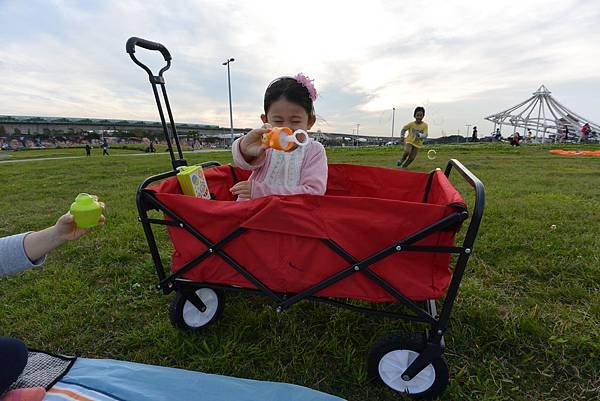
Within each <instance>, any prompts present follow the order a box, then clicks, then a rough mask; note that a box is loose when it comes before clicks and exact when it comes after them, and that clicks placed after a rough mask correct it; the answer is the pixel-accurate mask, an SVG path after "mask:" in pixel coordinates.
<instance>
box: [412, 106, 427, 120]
mask: <svg viewBox="0 0 600 401" xmlns="http://www.w3.org/2000/svg"><path fill="white" fill-rule="evenodd" d="M418 112H422V113H423V116H425V107H421V106H419V107H417V108H416V109H415V112H414V113H413V117H415V116H416V115H417V113H418Z"/></svg>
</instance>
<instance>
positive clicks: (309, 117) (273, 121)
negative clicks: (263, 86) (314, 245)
mask: <svg viewBox="0 0 600 401" xmlns="http://www.w3.org/2000/svg"><path fill="white" fill-rule="evenodd" d="M316 98H317V91H316V89H315V87H314V86H313V83H312V80H310V79H309V78H308V77H307V76H305V75H303V74H298V75H296V76H295V77H281V78H277V79H276V80H274V81H273V82H271V83H270V84H269V86H268V87H267V90H266V92H265V99H264V110H265V114H262V115H261V116H260V118H261V120H262V122H263V126H262V127H261V128H257V129H253V130H252V131H250V132H248V133H247V134H246V135H244V136H243V137H241V138H238V139H236V140H235V142H234V143H233V146H232V152H233V160H234V163H235V164H236V165H237V166H238V167H241V168H243V169H245V170H252V174H251V175H250V178H249V179H248V181H241V182H238V183H237V184H235V185H234V186H233V187H231V189H230V191H231V193H232V194H233V195H235V196H237V197H238V200H240V199H254V198H259V197H261V196H268V195H293V194H313V195H323V194H324V193H325V190H326V187H327V156H326V155H325V149H324V148H323V145H321V144H320V143H319V142H317V141H314V140H310V139H309V142H310V143H308V144H307V145H306V146H298V145H294V148H293V150H291V151H289V152H284V151H281V150H274V149H271V148H267V146H266V145H264V144H263V143H262V141H261V139H262V135H263V134H264V133H267V132H269V131H270V130H271V128H272V127H288V128H290V129H292V131H295V130H297V129H302V130H304V131H307V132H308V130H310V128H311V127H312V126H313V125H314V123H315V121H316V117H315V109H314V107H313V102H314V101H315V100H316Z"/></svg>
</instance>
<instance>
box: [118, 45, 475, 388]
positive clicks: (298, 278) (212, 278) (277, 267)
mask: <svg viewBox="0 0 600 401" xmlns="http://www.w3.org/2000/svg"><path fill="white" fill-rule="evenodd" d="M135 46H139V47H143V48H145V49H148V50H157V51H160V52H161V53H162V55H163V56H164V59H165V61H167V65H166V66H165V67H164V68H163V69H162V70H161V71H160V72H159V74H158V75H157V76H155V75H153V73H152V72H151V71H150V69H149V68H148V67H146V66H145V65H144V64H142V63H141V62H140V61H139V60H137V58H136V57H135ZM126 47H127V52H128V53H129V55H130V56H131V58H132V59H133V61H134V62H135V63H136V64H138V65H140V66H141V67H142V68H143V69H144V70H145V71H146V72H147V73H148V75H149V78H150V82H151V84H152V88H153V91H154V95H155V99H156V102H157V106H158V110H159V115H160V118H161V122H162V125H163V130H164V133H165V138H166V142H167V146H168V149H169V153H170V156H171V162H172V167H173V169H172V170H171V171H168V172H165V173H162V174H159V175H155V176H152V177H149V178H147V179H146V180H145V181H144V182H143V183H142V184H141V185H140V187H139V189H138V191H137V207H138V211H139V218H140V221H141V223H142V226H143V229H144V233H145V235H146V238H147V240H148V245H149V247H150V252H151V255H152V260H153V263H154V267H155V269H156V273H157V275H158V278H159V282H158V284H157V288H158V289H161V290H163V292H164V293H166V294H168V293H171V292H173V291H174V292H175V293H176V296H175V298H174V300H173V303H172V304H171V310H170V318H171V321H172V323H173V324H174V325H175V326H177V327H180V328H185V329H188V330H199V329H201V328H202V327H204V326H206V325H207V324H209V323H211V322H213V321H214V320H215V319H217V318H218V316H219V315H220V313H221V311H222V309H223V298H222V292H223V291H224V290H237V291H245V292H248V293H254V294H259V295H265V296H267V297H269V298H271V299H272V300H273V301H274V303H275V309H276V311H277V312H283V311H284V310H285V309H287V308H289V307H291V306H292V305H295V304H296V303H298V302H300V301H304V300H309V299H310V300H313V301H319V302H325V303H328V304H331V305H335V306H340V307H344V308H348V309H351V310H354V311H358V312H363V313H368V314H373V315H380V316H385V317H388V318H397V319H401V320H405V321H411V322H418V323H422V324H423V325H424V327H425V330H424V332H423V333H419V334H416V333H401V334H393V335H388V336H385V337H383V338H382V339H381V340H380V341H379V342H378V343H377V344H375V345H374V346H373V348H372V349H371V351H370V352H369V355H368V373H369V375H370V376H371V377H372V378H374V379H375V380H377V381H381V382H383V383H385V384H386V385H387V386H389V387H391V388H392V389H394V390H396V391H398V392H404V393H410V394H412V395H414V396H416V397H421V398H430V397H434V396H435V395H437V394H439V393H440V392H441V391H443V389H444V388H445V387H446V385H447V383H448V367H447V364H446V362H445V360H444V359H443V351H444V338H443V335H444V332H445V331H446V329H447V327H448V322H449V317H450V313H451V310H452V306H453V304H454V301H455V299H456V296H457V293H458V289H459V285H460V282H461V279H462V276H463V272H464V270H465V267H466V265H467V261H468V259H469V256H470V255H471V253H472V250H473V244H474V242H475V238H476V236H477V231H478V228H479V224H480V222H481V218H482V215H483V209H484V188H483V184H482V183H481V181H480V180H479V179H478V178H477V177H476V176H475V175H474V174H472V173H471V172H470V171H469V170H468V169H467V168H466V167H465V166H463V165H462V164H461V163H460V162H458V161H457V160H450V161H449V162H448V164H447V166H446V169H445V171H442V170H440V169H436V170H434V171H432V172H430V173H425V172H408V171H401V170H395V169H387V168H381V167H369V166H359V165H348V164H330V165H329V178H328V185H327V192H326V194H325V195H323V196H316V195H292V196H277V195H273V196H267V197H263V198H258V199H252V200H249V201H244V202H236V200H235V199H234V197H233V196H232V195H231V193H230V192H229V188H231V187H232V186H233V185H234V184H235V183H236V182H238V181H241V180H246V179H247V178H248V176H249V175H250V172H249V171H245V170H241V169H239V168H236V167H232V166H230V165H219V163H216V162H207V163H203V164H202V166H203V168H204V169H205V171H204V173H205V176H206V179H207V182H208V186H209V188H210V191H211V195H212V199H210V200H207V199H201V198H196V197H191V196H187V195H184V194H183V193H182V192H181V189H180V187H179V184H178V181H177V178H176V177H175V176H176V174H177V173H178V168H180V167H181V166H185V165H186V164H187V163H186V161H185V159H184V158H183V153H182V151H181V146H180V144H179V139H178V137H177V132H176V128H175V123H174V120H173V116H172V113H171V109H170V106H169V101H168V98H167V93H166V89H165V82H164V78H163V76H162V74H163V72H164V71H166V70H167V69H168V68H169V66H170V60H171V56H170V54H169V52H168V50H167V49H166V48H165V47H164V46H163V45H161V44H159V43H154V42H149V41H147V40H144V39H139V38H130V39H129V40H128V41H127V46H126ZM158 86H160V88H161V92H162V95H163V96H162V97H163V100H164V103H165V107H166V109H167V112H168V117H169V123H168V124H167V122H166V120H165V116H164V113H163V111H162V105H161V100H160V97H159V94H158V90H157V87H158ZM174 148H176V152H177V154H175V151H174ZM453 169H455V170H457V171H458V172H459V173H460V175H461V176H462V177H463V178H464V179H465V180H466V181H467V182H468V183H469V184H470V186H471V187H472V188H473V189H474V192H475V197H474V204H473V208H472V212H471V218H470V221H469V222H468V227H467V229H466V233H465V236H464V240H463V243H462V245H457V244H456V243H455V235H456V233H457V232H458V230H459V229H460V228H461V226H462V225H463V222H465V220H467V219H468V218H469V212H468V210H467V206H466V204H465V201H464V200H463V198H462V196H461V194H460V193H459V192H458V191H457V190H456V189H455V188H454V186H453V185H452V183H451V182H450V181H449V179H448V177H449V175H450V173H451V171H452V170H453ZM150 210H158V211H160V212H162V215H163V216H164V217H163V218H151V217H150V216H149V214H148V212H149V211H150ZM156 225H163V226H166V228H167V231H168V235H169V238H170V240H171V241H172V243H173V248H174V250H173V254H172V258H171V267H170V271H167V269H165V267H164V266H163V263H162V260H161V255H160V252H159V249H158V246H157V243H156V237H155V235H154V232H153V227H154V226H156ZM453 254H455V255H457V258H456V261H455V263H454V268H453V269H451V268H450V264H451V256H452V255H453ZM440 298H442V299H443V302H441V303H440V306H441V308H440V309H439V310H438V305H437V303H436V300H438V299H440ZM351 300H361V301H365V302H355V301H351ZM372 303H377V306H375V305H372ZM399 304H400V305H403V311H402V312H397V310H398V305H399ZM386 307H387V308H386ZM392 309H393V310H392Z"/></svg>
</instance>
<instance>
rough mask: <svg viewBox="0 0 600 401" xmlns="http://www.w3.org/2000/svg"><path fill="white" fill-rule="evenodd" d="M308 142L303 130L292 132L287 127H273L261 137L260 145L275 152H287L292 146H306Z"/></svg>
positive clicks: (308, 139)
mask: <svg viewBox="0 0 600 401" xmlns="http://www.w3.org/2000/svg"><path fill="white" fill-rule="evenodd" d="M309 142H310V138H309V137H308V134H307V133H306V131H304V130H303V129H297V130H296V131H293V132H292V130H291V129H290V128H288V127H274V128H272V129H271V131H269V132H265V133H264V134H263V135H262V143H263V144H264V145H267V146H268V147H270V148H273V149H276V150H283V151H284V152H289V151H290V150H292V149H293V148H294V145H298V146H306V145H308V143H309Z"/></svg>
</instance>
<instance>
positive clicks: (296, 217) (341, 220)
mask: <svg viewBox="0 0 600 401" xmlns="http://www.w3.org/2000/svg"><path fill="white" fill-rule="evenodd" d="M232 172H234V173H235V175H236V176H237V180H245V179H247V178H248V176H249V172H248V171H244V170H241V169H238V168H235V169H234V168H231V167H230V166H219V167H216V168H211V169H207V170H205V175H206V178H207V181H208V185H209V188H210V191H211V192H212V193H213V194H214V195H215V196H216V200H205V199H200V198H194V197H189V196H185V195H181V190H180V189H179V185H178V184H177V180H176V178H175V177H172V178H169V179H167V180H164V181H162V182H161V183H160V184H159V185H156V186H153V187H150V188H149V189H151V190H154V191H156V193H157V198H158V199H159V200H160V201H161V202H163V203H164V204H166V205H167V206H168V207H169V208H171V209H172V210H173V211H175V212H176V213H177V214H178V215H179V216H180V217H181V218H182V219H184V220H185V221H187V222H188V223H190V224H192V225H193V226H194V227H195V228H196V229H197V230H198V231H200V232H201V233H202V234H203V235H204V236H205V237H207V238H208V239H209V240H211V241H213V242H217V241H219V240H221V239H222V238H223V237H225V236H226V235H227V234H229V233H230V232H231V231H233V230H235V229H236V228H238V227H244V228H246V229H248V231H247V232H245V233H243V234H241V235H240V236H239V237H236V238H235V239H233V240H232V241H231V242H230V243H228V244H227V245H225V246H224V247H223V248H222V249H223V250H224V251H225V252H226V253H227V254H229V256H231V257H232V258H233V259H234V260H235V261H237V262H238V263H239V264H240V265H242V266H243V267H244V268H246V269H247V270H248V271H250V272H251V273H252V274H253V275H254V276H255V277H257V278H258V279H260V280H261V281H263V282H264V283H265V284H266V285H267V286H268V287H269V288H271V289H272V290H273V291H275V292H289V293H297V292H300V291H303V290H305V289H307V288H308V287H310V286H312V285H314V284H317V283H318V282H320V281H322V280H324V279H325V278H327V277H330V276H332V275H334V274H335V273H337V272H339V271H340V270H342V269H344V268H346V267H348V265H349V263H348V262H347V261H345V260H344V259H343V258H342V257H341V256H339V255H338V254H336V253H334V252H333V251H332V250H331V249H330V248H329V247H328V246H326V245H325V244H324V243H323V242H322V239H331V240H333V241H334V242H336V243H337V244H338V245H340V246H341V247H342V248H343V249H344V250H345V251H346V252H348V253H350V254H351V255H352V256H354V257H355V258H357V259H359V260H360V259H363V258H365V257H367V256H370V255H372V254H374V253H376V252H378V251H380V250H382V249H383V248H385V247H387V246H390V245H392V244H394V243H396V242H397V241H399V240H401V239H403V238H405V237H407V236H408V235H410V234H413V233H415V232H417V231H419V230H421V229H423V228H425V227H427V226H429V225H431V224H433V223H435V222H437V221H439V220H441V219H442V218H443V217H445V216H448V215H449V214H452V213H454V212H456V210H457V207H458V208H464V201H463V200H462V198H461V196H460V194H459V193H458V192H457V191H456V189H454V187H453V186H452V184H451V183H450V182H449V181H448V179H447V178H446V176H445V175H444V174H443V172H442V171H436V172H435V173H434V177H433V179H432V183H431V190H430V193H429V198H428V203H422V201H423V196H424V192H425V187H426V185H427V179H428V176H429V174H427V173H418V172H407V171H401V170H392V169H385V168H379V167H366V166H357V165H344V164H331V165H329V180H328V189H327V193H326V195H325V196H314V195H293V196H268V197H264V198H259V199H253V200H249V201H244V202H236V201H235V200H234V198H233V197H232V196H231V194H230V193H229V188H230V187H231V186H232V185H233V183H234V179H233V176H232ZM168 232H169V235H170V237H171V240H172V241H173V244H174V246H175V251H174V253H173V257H172V270H173V271H174V272H175V271H177V270H178V269H179V268H181V267H182V266H183V265H184V264H185V263H186V262H187V261H189V260H191V259H193V258H194V257H197V256H198V255H199V254H201V253H202V252H204V251H205V250H206V249H207V247H206V246H205V245H204V244H203V243H202V242H200V241H199V240H197V239H196V238H195V237H194V236H193V235H191V234H189V233H188V232H187V231H185V230H184V229H181V228H178V227H171V226H169V227H168ZM454 235H455V231H454V230H447V231H443V232H437V233H434V234H432V235H430V236H428V237H426V238H425V239H422V240H421V241H419V242H417V243H415V245H436V246H453V245H454ZM449 261H450V255H449V254H446V253H427V252H399V253H395V254H393V255H391V256H389V257H387V258H385V259H383V260H381V261H379V262H377V263H375V264H373V265H371V269H372V270H373V271H374V272H375V273H376V274H377V275H379V276H380V277H382V278H383V279H384V280H386V281H387V282H388V283H390V284H391V285H392V286H394V287H395V288H396V289H397V290H399V291H400V292H402V293H403V294H404V295H405V296H407V297H409V298H411V299H413V300H424V299H433V298H439V297H441V296H442V295H444V293H445V290H446V287H447V286H448V283H449V281H450V278H451V271H450V269H449ZM183 277H184V278H186V279H190V280H193V281H197V282H208V283H215V284H217V283H218V284H227V285H235V286H241V287H246V288H254V286H253V285H252V284H251V283H250V282H249V281H248V280H246V279H245V278H244V277H243V276H242V275H241V274H239V273H238V272H237V271H236V270H234V269H233V268H232V267H231V266H230V265H229V264H227V262H225V261H224V260H223V259H222V258H221V257H220V256H218V255H211V256H209V257H208V258H207V259H205V260H204V261H202V262H201V263H199V264H198V265H196V266H194V267H193V268H192V269H191V270H189V271H188V272H186V273H185V274H184V275H183ZM317 295H318V296H324V297H341V298H355V299H362V300H367V301H375V302H383V301H394V300H395V298H394V297H392V296H391V295H390V294H389V293H388V292H387V291H385V290H384V289H383V288H381V287H380V286H379V285H377V284H375V283H374V282H373V281H371V280H370V279H368V278H367V277H365V276H364V275H363V274H362V273H357V274H352V275H351V276H349V277H347V278H345V279H343V280H342V281H340V282H338V283H336V284H334V285H332V286H330V287H327V288H325V289H323V290H321V291H320V292H318V293H317Z"/></svg>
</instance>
